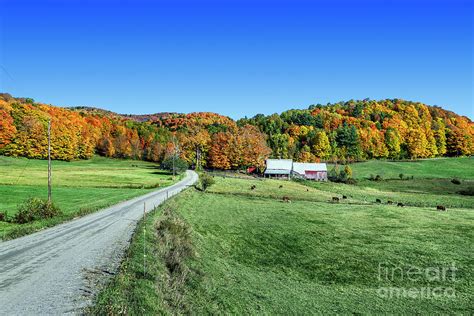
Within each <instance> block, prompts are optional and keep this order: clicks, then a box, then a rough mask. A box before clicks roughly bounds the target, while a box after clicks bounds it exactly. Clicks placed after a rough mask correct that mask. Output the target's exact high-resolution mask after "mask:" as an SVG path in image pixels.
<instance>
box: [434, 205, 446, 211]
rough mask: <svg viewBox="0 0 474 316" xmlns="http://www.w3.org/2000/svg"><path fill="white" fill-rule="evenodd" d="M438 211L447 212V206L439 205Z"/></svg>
mask: <svg viewBox="0 0 474 316" xmlns="http://www.w3.org/2000/svg"><path fill="white" fill-rule="evenodd" d="M436 209H437V210H438V211H446V206H443V205H437V206H436Z"/></svg>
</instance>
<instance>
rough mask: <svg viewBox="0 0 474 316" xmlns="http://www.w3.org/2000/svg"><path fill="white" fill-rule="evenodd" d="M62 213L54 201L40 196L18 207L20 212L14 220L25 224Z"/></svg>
mask: <svg viewBox="0 0 474 316" xmlns="http://www.w3.org/2000/svg"><path fill="white" fill-rule="evenodd" d="M61 214H62V212H61V211H60V210H59V208H58V207H56V206H55V205H54V204H53V203H49V202H48V201H45V200H42V199H39V198H30V199H28V200H26V201H25V202H24V203H23V204H21V205H20V206H19V207H18V212H17V213H16V214H15V215H14V216H13V218H12V222H13V223H17V224H24V223H30V222H33V221H36V220H40V219H47V218H52V217H55V216H59V215H61Z"/></svg>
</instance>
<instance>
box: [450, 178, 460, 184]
mask: <svg viewBox="0 0 474 316" xmlns="http://www.w3.org/2000/svg"><path fill="white" fill-rule="evenodd" d="M451 183H453V184H457V185H459V184H461V180H459V179H457V178H454V179H453V180H451Z"/></svg>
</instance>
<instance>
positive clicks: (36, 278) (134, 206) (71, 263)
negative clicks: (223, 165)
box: [0, 171, 198, 315]
mask: <svg viewBox="0 0 474 316" xmlns="http://www.w3.org/2000/svg"><path fill="white" fill-rule="evenodd" d="M197 178H198V176H197V174H196V173H195V172H194V171H187V172H186V177H185V178H184V179H183V180H181V181H180V182H178V183H176V184H174V185H173V186H170V187H167V188H163V189H161V190H158V191H154V192H151V193H148V194H146V195H143V196H140V197H137V198H134V199H132V200H129V201H126V202H122V203H119V204H117V205H114V206H111V207H109V208H106V209H104V210H102V211H99V212H96V213H93V214H90V215H87V216H84V217H81V218H79V219H76V220H73V221H70V222H67V223H64V224H61V225H58V226H55V227H52V228H49V229H46V230H43V231H40V232H37V233H34V234H32V235H29V236H25V237H21V238H18V239H14V240H10V241H6V242H0V314H1V315H31V314H35V315H37V314H41V315H44V314H48V315H50V314H64V313H73V314H77V313H81V310H82V309H83V308H84V307H85V306H87V305H89V304H90V303H91V300H92V294H94V293H95V291H96V289H97V283H98V282H100V281H101V280H103V279H104V276H106V275H110V274H111V273H113V272H114V271H116V269H117V267H118V264H119V261H120V258H121V256H122V254H123V252H124V251H125V249H126V248H127V246H128V244H129V241H130V237H131V235H132V233H133V231H134V229H135V227H136V224H137V221H138V220H139V219H140V218H142V217H143V207H144V203H145V205H146V211H147V212H149V211H151V210H152V209H153V208H154V207H155V206H157V205H159V204H160V203H162V202H163V201H164V200H166V198H167V196H169V197H171V196H173V195H175V194H177V193H179V192H180V191H181V190H183V189H185V188H186V187H188V186H190V185H192V184H194V183H195V182H196V181H197Z"/></svg>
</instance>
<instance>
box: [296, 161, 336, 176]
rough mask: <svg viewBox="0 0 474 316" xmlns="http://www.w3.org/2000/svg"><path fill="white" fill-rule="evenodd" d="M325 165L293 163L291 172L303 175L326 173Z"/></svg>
mask: <svg viewBox="0 0 474 316" xmlns="http://www.w3.org/2000/svg"><path fill="white" fill-rule="evenodd" d="M327 170H328V169H327V166H326V164H325V163H308V162H294V163H293V171H294V172H296V173H299V174H305V171H327Z"/></svg>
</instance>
